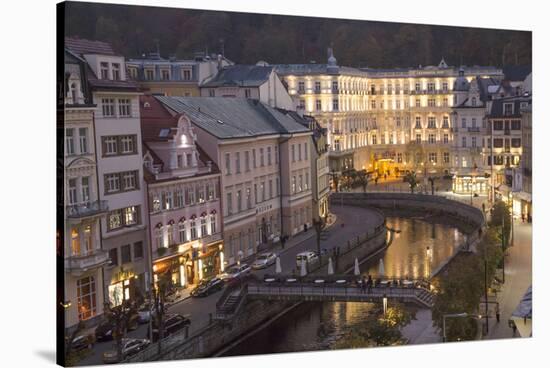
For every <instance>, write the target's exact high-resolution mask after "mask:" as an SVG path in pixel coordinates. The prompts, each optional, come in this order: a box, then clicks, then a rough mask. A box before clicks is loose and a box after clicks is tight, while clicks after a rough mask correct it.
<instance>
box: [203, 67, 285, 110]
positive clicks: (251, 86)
mask: <svg viewBox="0 0 550 368" xmlns="http://www.w3.org/2000/svg"><path fill="white" fill-rule="evenodd" d="M258 64H259V65H230V66H225V67H224V68H222V69H220V71H219V72H218V73H217V74H216V75H214V76H212V77H211V78H209V79H208V80H206V81H204V83H202V84H201V86H200V90H201V96H203V97H242V98H250V99H255V100H259V101H261V102H263V103H265V104H267V105H269V106H271V107H278V108H282V109H286V110H294V104H293V102H292V99H291V98H290V96H289V95H288V92H287V90H286V88H285V86H284V85H283V83H282V82H281V80H280V79H279V77H278V75H277V73H276V72H275V67H273V66H270V65H267V64H266V63H258Z"/></svg>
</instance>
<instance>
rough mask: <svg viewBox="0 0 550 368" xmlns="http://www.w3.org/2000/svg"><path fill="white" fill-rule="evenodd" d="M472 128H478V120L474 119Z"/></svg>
mask: <svg viewBox="0 0 550 368" xmlns="http://www.w3.org/2000/svg"><path fill="white" fill-rule="evenodd" d="M472 128H474V129H475V128H477V119H476V118H472Z"/></svg>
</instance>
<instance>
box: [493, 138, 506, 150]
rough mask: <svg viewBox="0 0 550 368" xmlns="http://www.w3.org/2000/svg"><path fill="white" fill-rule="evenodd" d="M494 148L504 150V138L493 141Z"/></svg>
mask: <svg viewBox="0 0 550 368" xmlns="http://www.w3.org/2000/svg"><path fill="white" fill-rule="evenodd" d="M493 147H495V148H502V147H504V141H503V139H502V138H495V139H494V140H493Z"/></svg>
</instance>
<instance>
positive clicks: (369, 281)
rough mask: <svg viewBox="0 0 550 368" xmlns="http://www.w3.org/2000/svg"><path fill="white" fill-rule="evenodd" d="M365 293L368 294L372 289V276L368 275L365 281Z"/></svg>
mask: <svg viewBox="0 0 550 368" xmlns="http://www.w3.org/2000/svg"><path fill="white" fill-rule="evenodd" d="M367 288H368V289H367V292H368V293H369V294H370V292H371V289H372V276H371V275H370V274H369V278H368V280H367Z"/></svg>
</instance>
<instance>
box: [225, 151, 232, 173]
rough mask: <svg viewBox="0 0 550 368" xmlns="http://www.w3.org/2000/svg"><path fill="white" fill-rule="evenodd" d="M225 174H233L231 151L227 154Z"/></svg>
mask: <svg viewBox="0 0 550 368" xmlns="http://www.w3.org/2000/svg"><path fill="white" fill-rule="evenodd" d="M225 175H231V156H230V154H229V153H226V154H225Z"/></svg>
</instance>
